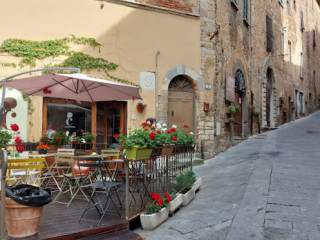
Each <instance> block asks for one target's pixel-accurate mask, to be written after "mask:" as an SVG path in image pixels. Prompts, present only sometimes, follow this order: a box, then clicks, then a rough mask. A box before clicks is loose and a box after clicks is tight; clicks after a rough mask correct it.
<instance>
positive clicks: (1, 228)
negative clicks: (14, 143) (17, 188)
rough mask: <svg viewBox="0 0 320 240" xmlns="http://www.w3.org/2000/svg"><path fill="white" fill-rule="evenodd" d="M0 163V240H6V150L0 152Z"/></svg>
mask: <svg viewBox="0 0 320 240" xmlns="http://www.w3.org/2000/svg"><path fill="white" fill-rule="evenodd" d="M0 160H1V161H0V162H1V165H0V166H1V169H0V170H1V179H0V180H1V192H2V193H1V204H0V240H5V239H6V226H5V217H4V215H5V214H4V212H5V196H6V177H7V176H6V174H7V166H8V157H7V151H6V150H0Z"/></svg>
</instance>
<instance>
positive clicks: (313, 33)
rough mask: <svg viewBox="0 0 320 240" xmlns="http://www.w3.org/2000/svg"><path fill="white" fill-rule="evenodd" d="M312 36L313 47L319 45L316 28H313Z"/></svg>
mask: <svg viewBox="0 0 320 240" xmlns="http://www.w3.org/2000/svg"><path fill="white" fill-rule="evenodd" d="M312 37H313V44H312V45H313V47H314V48H315V47H316V46H317V42H316V30H315V29H313V30H312Z"/></svg>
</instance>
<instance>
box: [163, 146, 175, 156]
mask: <svg viewBox="0 0 320 240" xmlns="http://www.w3.org/2000/svg"><path fill="white" fill-rule="evenodd" d="M174 147H175V145H174V144H170V145H169V144H165V145H163V146H162V151H161V156H167V155H171V154H172V152H173V149H174Z"/></svg>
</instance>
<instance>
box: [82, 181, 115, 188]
mask: <svg viewBox="0 0 320 240" xmlns="http://www.w3.org/2000/svg"><path fill="white" fill-rule="evenodd" d="M120 185H121V183H119V182H103V181H97V182H94V183H90V184H87V185H84V186H82V187H92V188H94V189H99V188H100V189H106V188H112V187H117V186H120Z"/></svg>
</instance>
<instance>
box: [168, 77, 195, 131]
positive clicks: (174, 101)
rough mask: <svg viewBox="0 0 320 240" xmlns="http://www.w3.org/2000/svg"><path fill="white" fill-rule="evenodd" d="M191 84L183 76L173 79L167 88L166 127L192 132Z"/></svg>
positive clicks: (192, 93) (192, 98)
mask: <svg viewBox="0 0 320 240" xmlns="http://www.w3.org/2000/svg"><path fill="white" fill-rule="evenodd" d="M194 93H195V91H194V87H193V84H192V82H191V81H190V80H189V79H188V78H187V77H186V76H184V75H178V76H176V77H174V78H173V79H172V80H171V82H170V84H169V86H168V125H169V127H171V126H172V125H176V126H178V127H183V126H184V125H188V126H189V128H188V129H187V130H189V131H192V132H194V129H193V127H194V108H195V106H194V102H195V101H194V98H195V96H194V95H195V94H194Z"/></svg>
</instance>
